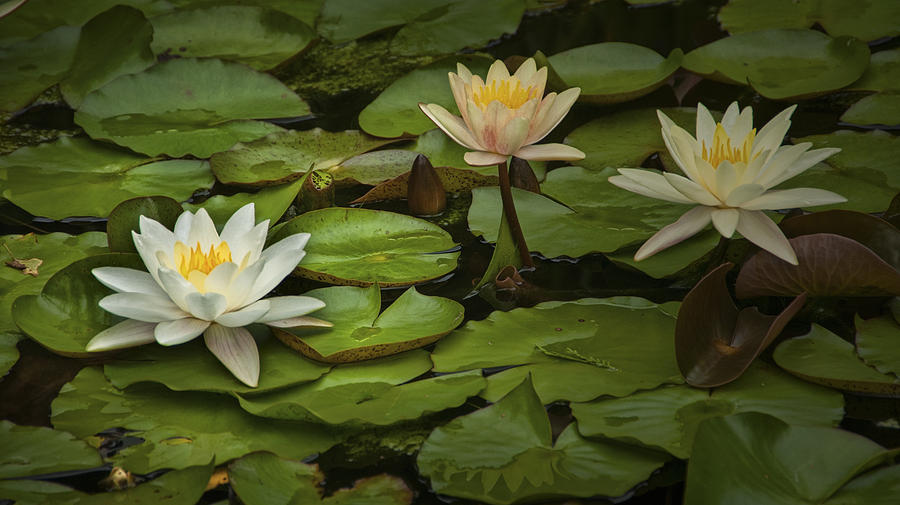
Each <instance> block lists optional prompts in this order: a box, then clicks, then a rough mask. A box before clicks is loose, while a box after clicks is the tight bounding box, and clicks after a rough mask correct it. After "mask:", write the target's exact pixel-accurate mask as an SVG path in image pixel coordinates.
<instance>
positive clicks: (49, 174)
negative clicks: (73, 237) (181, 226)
mask: <svg viewBox="0 0 900 505" xmlns="http://www.w3.org/2000/svg"><path fill="white" fill-rule="evenodd" d="M173 173H177V174H178V177H172V174H173ZM214 182H215V179H214V178H213V177H212V174H211V173H210V171H209V164H208V163H206V162H205V161H200V160H166V161H154V159H153V158H147V157H144V156H140V155H136V154H134V153H131V152H128V151H126V150H124V149H119V148H116V147H114V146H108V145H105V144H101V143H98V142H92V141H90V140H88V139H85V138H80V137H63V138H61V139H59V140H57V141H55V142H52V143H46V144H40V145H38V146H35V147H23V148H21V149H18V150H16V151H14V152H13V153H11V154H8V155H6V156H3V157H0V183H2V186H3V193H2V194H3V197H4V198H6V199H8V200H9V201H11V202H13V203H14V204H16V205H18V206H19V207H22V208H23V209H25V210H26V211H28V212H30V213H31V214H34V215H36V216H45V217H49V218H52V219H62V218H65V217H69V216H97V217H106V216H108V215H109V213H110V212H111V211H112V210H113V208H115V206H116V205H118V204H119V203H121V202H123V201H125V200H128V199H130V198H134V197H137V196H149V195H161V196H168V197H170V198H174V199H175V200H178V201H181V200H187V199H188V198H189V197H190V196H191V194H193V192H194V191H195V190H196V189H198V188H210V187H212V185H213V183H214Z"/></svg>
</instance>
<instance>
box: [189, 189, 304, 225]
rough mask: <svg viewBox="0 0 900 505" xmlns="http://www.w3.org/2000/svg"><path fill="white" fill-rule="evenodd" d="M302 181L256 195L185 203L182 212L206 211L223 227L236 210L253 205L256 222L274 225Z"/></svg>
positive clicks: (239, 194) (238, 194)
mask: <svg viewBox="0 0 900 505" xmlns="http://www.w3.org/2000/svg"><path fill="white" fill-rule="evenodd" d="M301 183H302V181H295V182H292V183H290V184H279V185H278V186H271V187H268V188H263V189H261V190H259V191H257V192H256V193H235V194H233V195H229V196H225V195H216V196H213V197H210V198H207V199H206V200H204V201H203V202H201V203H185V204H183V205H182V207H184V210H189V211H191V212H197V211H198V210H200V209H206V212H208V213H209V216H210V217H211V218H212V220H213V221H214V222H216V223H219V224H220V225H224V223H225V222H226V221H228V218H229V217H231V215H232V214H234V213H235V212H237V210H238V209H240V208H241V207H243V206H244V205H247V204H248V203H253V204H254V207H255V208H256V220H257V222H261V221H263V220H264V219H268V220H269V223H275V222H277V221H278V220H279V219H281V216H283V215H284V213H285V212H286V211H287V209H288V207H290V206H291V203H292V202H293V201H294V198H296V197H297V193H299V192H300V184H301Z"/></svg>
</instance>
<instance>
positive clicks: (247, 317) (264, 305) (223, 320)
mask: <svg viewBox="0 0 900 505" xmlns="http://www.w3.org/2000/svg"><path fill="white" fill-rule="evenodd" d="M268 311H269V301H268V300H259V301H257V302H254V303H251V304H250V305H247V306H246V307H244V308H242V309H240V310H236V311H234V312H226V313H224V314H222V315H221V316H219V317H217V318H216V323H218V324H221V325H222V326H228V327H230V328H239V327H241V326H247V325H248V324H250V323H255V322H257V321H259V319H260V318H261V317H262V316H263V315H265V313H266V312H268Z"/></svg>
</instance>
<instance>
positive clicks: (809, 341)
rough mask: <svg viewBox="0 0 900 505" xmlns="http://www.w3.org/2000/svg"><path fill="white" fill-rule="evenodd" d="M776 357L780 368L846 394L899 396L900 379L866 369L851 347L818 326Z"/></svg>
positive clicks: (786, 343)
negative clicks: (851, 392) (847, 392)
mask: <svg viewBox="0 0 900 505" xmlns="http://www.w3.org/2000/svg"><path fill="white" fill-rule="evenodd" d="M773 357H774V358H775V362H776V363H778V366H780V367H782V368H784V369H785V370H787V371H788V372H790V373H792V374H794V375H796V376H798V377H800V378H802V379H805V380H808V381H811V382H815V383H818V384H824V385H826V386H830V387H833V388H837V389H841V390H844V391H855V392H860V393H874V394H888V395H900V378H897V376H896V375H893V374H883V373H880V372H878V371H877V370H876V369H875V368H872V367H870V366H867V365H866V364H865V363H864V362H863V361H862V360H861V359H860V358H859V357H858V356H857V355H856V352H854V348H853V345H852V344H850V343H849V342H847V341H845V340H843V339H841V338H840V337H838V336H837V335H835V334H834V333H831V332H830V331H828V330H826V329H825V328H822V327H821V326H819V325H816V324H813V325H812V330H810V332H809V333H808V334H807V335H804V336H802V337H797V338H792V339H790V340H786V341H784V342H782V343H781V344H779V345H778V347H776V348H775V353H774V354H773Z"/></svg>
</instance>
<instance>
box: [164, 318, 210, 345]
mask: <svg viewBox="0 0 900 505" xmlns="http://www.w3.org/2000/svg"><path fill="white" fill-rule="evenodd" d="M207 328H209V321H204V320H202V319H195V318H193V317H185V318H183V319H176V320H174V321H164V322H162V323H159V324H157V325H156V331H154V332H153V336H154V337H155V338H156V341H157V342H159V343H160V345H166V346H169V345H178V344H183V343H185V342H188V341H191V340H193V339H195V338H197V337H199V336H200V334H201V333H203V332H204V331H205V330H206V329H207Z"/></svg>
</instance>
